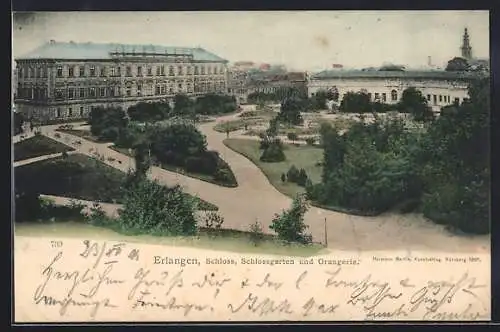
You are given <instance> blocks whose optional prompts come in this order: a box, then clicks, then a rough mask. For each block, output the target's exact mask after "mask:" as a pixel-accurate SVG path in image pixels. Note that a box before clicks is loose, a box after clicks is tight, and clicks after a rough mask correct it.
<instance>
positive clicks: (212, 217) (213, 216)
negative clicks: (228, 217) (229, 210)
mask: <svg viewBox="0 0 500 332" xmlns="http://www.w3.org/2000/svg"><path fill="white" fill-rule="evenodd" d="M223 224H224V218H223V217H222V216H221V215H220V214H219V213H217V212H215V211H210V212H207V214H206V215H205V218H204V225H205V228H206V229H207V230H209V231H217V230H220V229H221V228H222V225H223Z"/></svg>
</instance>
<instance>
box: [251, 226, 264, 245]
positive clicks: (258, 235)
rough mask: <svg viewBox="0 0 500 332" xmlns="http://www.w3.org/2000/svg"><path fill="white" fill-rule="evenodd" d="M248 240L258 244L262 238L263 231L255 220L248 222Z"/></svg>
mask: <svg viewBox="0 0 500 332" xmlns="http://www.w3.org/2000/svg"><path fill="white" fill-rule="evenodd" d="M249 228H250V242H252V244H253V245H254V246H258V245H259V244H260V243H261V242H262V240H264V233H263V231H262V225H261V223H259V222H258V221H257V220H255V222H254V223H253V224H250V227H249Z"/></svg>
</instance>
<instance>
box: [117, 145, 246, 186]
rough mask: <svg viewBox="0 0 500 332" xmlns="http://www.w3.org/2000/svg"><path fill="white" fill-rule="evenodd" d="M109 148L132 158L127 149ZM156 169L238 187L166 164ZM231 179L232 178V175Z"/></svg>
mask: <svg viewBox="0 0 500 332" xmlns="http://www.w3.org/2000/svg"><path fill="white" fill-rule="evenodd" d="M109 148H110V149H112V150H115V151H116V152H119V153H122V154H124V155H127V156H129V157H133V155H132V154H130V153H129V149H127V148H119V147H116V146H110V147H109ZM158 167H160V168H163V169H164V170H167V171H170V172H175V173H179V174H182V175H185V176H188V177H191V178H194V179H198V180H201V181H205V182H209V183H213V184H216V185H218V186H222V187H228V188H236V187H238V183H237V182H234V183H227V182H221V181H217V180H215V179H214V177H213V176H212V175H208V174H200V173H192V172H187V171H186V170H185V169H184V168H182V167H178V166H173V165H168V164H161V165H158ZM229 171H230V172H231V173H232V172H233V171H232V170H231V168H229ZM233 177H234V174H233ZM234 178H235V177H234ZM235 179H236V178H235ZM235 181H236V180H235Z"/></svg>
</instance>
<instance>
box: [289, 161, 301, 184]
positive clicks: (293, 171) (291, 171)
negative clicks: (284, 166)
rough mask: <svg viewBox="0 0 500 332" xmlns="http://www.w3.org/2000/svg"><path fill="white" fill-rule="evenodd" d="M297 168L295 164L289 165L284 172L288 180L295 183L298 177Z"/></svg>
mask: <svg viewBox="0 0 500 332" xmlns="http://www.w3.org/2000/svg"><path fill="white" fill-rule="evenodd" d="M299 173H300V172H299V170H298V168H297V167H295V165H292V166H290V169H289V170H288V172H287V173H286V177H287V180H288V182H293V183H296V182H297V180H298V178H299Z"/></svg>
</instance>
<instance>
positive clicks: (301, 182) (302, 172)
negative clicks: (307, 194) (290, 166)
mask: <svg viewBox="0 0 500 332" xmlns="http://www.w3.org/2000/svg"><path fill="white" fill-rule="evenodd" d="M307 179H308V177H307V173H306V171H305V169H303V168H301V169H300V171H299V176H298V178H297V184H298V185H299V186H301V187H305V185H306V182H307Z"/></svg>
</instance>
